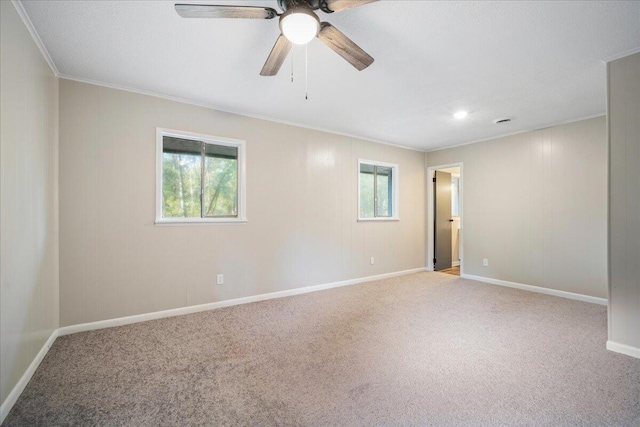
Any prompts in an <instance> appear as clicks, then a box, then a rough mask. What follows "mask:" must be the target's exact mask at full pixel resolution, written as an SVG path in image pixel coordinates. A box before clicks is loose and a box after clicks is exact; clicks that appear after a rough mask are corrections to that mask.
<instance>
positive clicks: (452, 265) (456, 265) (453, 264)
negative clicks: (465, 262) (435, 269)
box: [451, 261, 460, 267]
mask: <svg viewBox="0 0 640 427" xmlns="http://www.w3.org/2000/svg"><path fill="white" fill-rule="evenodd" d="M451 267H460V261H452V262H451Z"/></svg>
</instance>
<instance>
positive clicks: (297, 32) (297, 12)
mask: <svg viewBox="0 0 640 427" xmlns="http://www.w3.org/2000/svg"><path fill="white" fill-rule="evenodd" d="M280 31H282V34H283V35H284V36H285V37H286V38H287V39H288V40H289V41H290V42H291V43H293V44H298V45H305V44H307V43H309V42H310V41H311V40H313V39H314V37H315V36H317V35H318V32H319V31H320V20H319V19H318V17H317V16H316V14H315V13H313V12H312V11H310V10H306V9H294V10H291V13H285V14H284V15H282V17H281V18H280Z"/></svg>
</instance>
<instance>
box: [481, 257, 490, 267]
mask: <svg viewBox="0 0 640 427" xmlns="http://www.w3.org/2000/svg"><path fill="white" fill-rule="evenodd" d="M482 266H483V267H489V260H488V259H486V258H485V259H483V260H482Z"/></svg>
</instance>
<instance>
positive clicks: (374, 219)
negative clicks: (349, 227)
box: [358, 217, 400, 222]
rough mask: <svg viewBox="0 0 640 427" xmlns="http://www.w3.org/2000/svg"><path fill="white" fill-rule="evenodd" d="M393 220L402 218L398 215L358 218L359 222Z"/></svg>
mask: <svg viewBox="0 0 640 427" xmlns="http://www.w3.org/2000/svg"><path fill="white" fill-rule="evenodd" d="M392 221H400V218H397V217H390V218H389V217H387V218H385V217H378V218H358V222H392Z"/></svg>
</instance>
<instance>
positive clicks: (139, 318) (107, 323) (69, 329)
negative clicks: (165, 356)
mask: <svg viewBox="0 0 640 427" xmlns="http://www.w3.org/2000/svg"><path fill="white" fill-rule="evenodd" d="M423 271H425V268H424V267H421V268H414V269H411V270H404V271H396V272H393V273H385V274H378V275H376V276H368V277H361V278H358V279H351V280H343V281H340V282H333V283H324V284H321V285H315V286H307V287H304V288H296V289H289V290H286V291H279V292H270V293H267V294H260V295H254V296H250V297H244V298H237V299H232V300H226V301H218V302H212V303H208V304H201V305H192V306H189V307H181V308H174V309H171V310H163V311H155V312H152V313H145V314H138V315H134V316H126V317H119V318H116V319H108V320H101V321H98V322H90V323H81V324H79V325H71V326H63V327H61V328H59V329H58V335H59V336H63V335H69V334H75V333H77V332H86V331H94V330H96V329H104V328H111V327H114V326H123V325H129V324H132V323H138V322H146V321H148V320H155V319H162V318H165V317H173V316H182V315H185V314H191V313H198V312H201V311H207V310H215V309H217V308H222V307H231V306H234V305H239V304H247V303H250V302H257V301H265V300H269V299H274V298H282V297H288V296H293V295H300V294H306V293H309V292H316V291H322V290H325V289H331V288H338V287H341V286H349V285H355V284H357V283H364V282H371V281H374V280H382V279H388V278H390V277H396V276H404V275H406V274H413V273H420V272H423Z"/></svg>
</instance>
